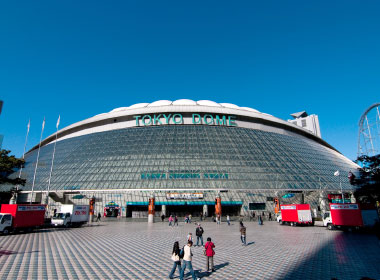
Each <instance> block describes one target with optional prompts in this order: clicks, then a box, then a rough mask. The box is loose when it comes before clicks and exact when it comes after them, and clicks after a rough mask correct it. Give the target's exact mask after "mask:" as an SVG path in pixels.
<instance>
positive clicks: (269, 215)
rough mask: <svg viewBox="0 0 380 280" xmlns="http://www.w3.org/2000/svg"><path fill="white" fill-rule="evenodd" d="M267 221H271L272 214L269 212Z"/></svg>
mask: <svg viewBox="0 0 380 280" xmlns="http://www.w3.org/2000/svg"><path fill="white" fill-rule="evenodd" d="M268 221H272V213H271V212H269V214H268Z"/></svg>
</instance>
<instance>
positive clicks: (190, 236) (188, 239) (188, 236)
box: [187, 232, 193, 242]
mask: <svg viewBox="0 0 380 280" xmlns="http://www.w3.org/2000/svg"><path fill="white" fill-rule="evenodd" d="M187 241H191V242H193V234H192V233H191V232H190V233H189V234H188V235H187Z"/></svg>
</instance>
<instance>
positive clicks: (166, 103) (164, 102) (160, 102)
mask: <svg viewBox="0 0 380 280" xmlns="http://www.w3.org/2000/svg"><path fill="white" fill-rule="evenodd" d="M172 103H173V102H172V101H170V100H158V101H155V102H152V103H150V104H149V105H148V106H147V107H155V106H169V105H172Z"/></svg>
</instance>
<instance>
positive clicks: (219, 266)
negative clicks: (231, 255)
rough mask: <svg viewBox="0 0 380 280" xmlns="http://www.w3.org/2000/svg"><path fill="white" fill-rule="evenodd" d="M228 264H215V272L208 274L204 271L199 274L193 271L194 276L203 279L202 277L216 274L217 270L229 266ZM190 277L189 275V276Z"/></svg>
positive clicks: (197, 271)
mask: <svg viewBox="0 0 380 280" xmlns="http://www.w3.org/2000/svg"><path fill="white" fill-rule="evenodd" d="M229 264H230V263H229V262H225V263H221V264H217V265H214V270H215V272H208V271H204V272H200V270H195V274H196V275H197V276H198V277H199V278H203V277H209V276H210V275H211V274H213V273H217V272H218V270H219V269H222V268H223V267H225V266H227V265H229ZM189 275H190V274H189Z"/></svg>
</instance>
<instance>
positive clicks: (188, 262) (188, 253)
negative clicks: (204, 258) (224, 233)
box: [179, 241, 200, 280]
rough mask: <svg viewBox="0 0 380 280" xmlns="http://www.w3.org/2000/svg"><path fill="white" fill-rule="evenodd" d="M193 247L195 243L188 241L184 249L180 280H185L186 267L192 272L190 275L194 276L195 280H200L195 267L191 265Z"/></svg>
mask: <svg viewBox="0 0 380 280" xmlns="http://www.w3.org/2000/svg"><path fill="white" fill-rule="evenodd" d="M191 246H193V241H188V242H187V245H186V246H185V247H184V248H183V250H184V253H185V254H184V256H183V265H182V270H181V274H180V276H179V279H180V280H183V275H184V274H185V269H186V267H187V268H188V269H189V270H190V273H191V275H192V276H193V280H197V279H200V278H197V277H196V276H195V271H194V269H193V265H192V264H191V261H192V256H193V253H192V252H191Z"/></svg>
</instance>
